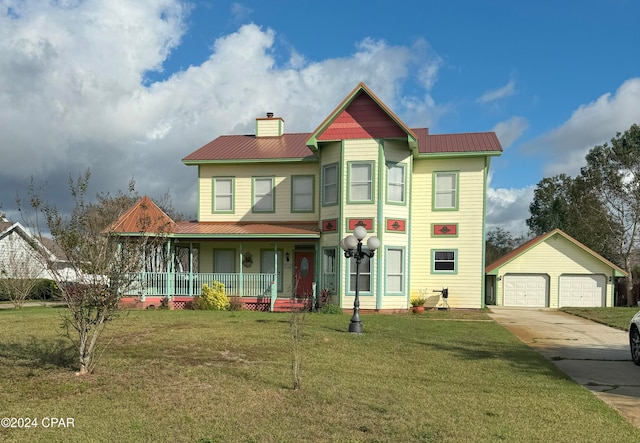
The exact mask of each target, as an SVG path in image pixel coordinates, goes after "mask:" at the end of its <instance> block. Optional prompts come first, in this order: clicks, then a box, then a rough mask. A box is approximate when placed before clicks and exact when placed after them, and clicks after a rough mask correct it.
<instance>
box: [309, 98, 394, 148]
mask: <svg viewBox="0 0 640 443" xmlns="http://www.w3.org/2000/svg"><path fill="white" fill-rule="evenodd" d="M406 136H407V134H406V133H405V131H404V130H403V129H402V128H401V127H400V126H398V124H397V123H396V122H394V121H393V120H392V119H391V118H390V117H389V116H388V115H387V113H386V112H385V111H384V110H383V109H382V108H380V106H378V105H377V104H376V103H375V102H374V101H373V99H372V98H371V97H369V96H368V95H367V94H363V93H360V95H358V97H356V98H355V99H354V100H353V102H351V104H349V106H348V107H347V108H346V109H345V110H344V111H342V112H341V113H340V115H338V117H337V118H336V119H335V120H334V121H333V123H331V125H330V126H329V127H328V128H327V129H326V130H325V131H324V132H323V133H322V134H321V135H320V136H319V137H318V140H348V139H356V138H390V137H405V138H406Z"/></svg>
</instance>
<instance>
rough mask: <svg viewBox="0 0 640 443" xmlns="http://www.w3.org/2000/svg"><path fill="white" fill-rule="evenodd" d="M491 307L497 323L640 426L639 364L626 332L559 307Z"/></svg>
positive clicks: (491, 314)
mask: <svg viewBox="0 0 640 443" xmlns="http://www.w3.org/2000/svg"><path fill="white" fill-rule="evenodd" d="M489 308H490V310H491V313H490V314H489V315H490V316H491V318H493V319H494V320H495V321H496V322H497V323H499V324H501V325H503V326H504V327H506V328H507V329H508V330H509V331H511V332H512V333H513V334H514V335H515V336H516V337H519V338H520V339H521V340H522V341H523V342H525V343H526V344H527V345H529V346H531V347H532V348H534V349H535V350H536V351H538V352H540V353H541V354H542V355H544V356H545V357H547V358H548V359H549V360H551V361H552V362H553V363H554V364H555V365H556V366H557V367H558V368H559V369H560V370H562V371H563V372H564V373H566V374H567V375H568V376H569V377H571V378H572V379H573V380H574V381H575V382H576V383H580V384H581V385H583V386H584V387H585V388H587V389H589V390H590V391H592V392H593V393H594V394H595V395H596V396H598V397H599V398H600V399H602V400H603V401H604V402H606V403H608V404H609V405H611V406H612V407H614V408H615V409H617V410H618V411H620V414H621V415H622V416H624V417H625V418H627V419H628V420H629V421H630V422H631V423H633V424H634V425H635V426H637V427H638V428H640V367H638V366H636V365H634V364H633V362H632V361H631V354H630V352H629V338H628V334H627V332H625V331H621V330H619V329H615V328H611V327H609V326H604V325H601V324H599V323H595V322H592V321H589V320H585V319H583V318H580V317H575V316H573V315H569V314H565V313H564V312H561V311H558V310H557V309H549V308H507V307H502V306H490V307H489Z"/></svg>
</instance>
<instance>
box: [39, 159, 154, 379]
mask: <svg viewBox="0 0 640 443" xmlns="http://www.w3.org/2000/svg"><path fill="white" fill-rule="evenodd" d="M90 175H91V174H90V172H89V171H88V170H87V171H86V172H85V173H84V174H82V175H80V176H79V177H78V178H77V180H73V179H72V178H70V179H69V189H70V194H71V197H72V200H73V209H72V210H71V213H70V214H69V215H66V214H63V213H62V212H61V211H59V210H58V209H57V208H56V207H55V206H51V205H48V204H46V203H44V202H43V199H42V198H41V197H40V195H39V194H38V192H36V191H35V189H34V187H33V185H32V186H31V187H30V190H29V194H30V205H31V207H32V209H33V210H34V211H35V213H36V215H35V217H33V220H36V223H35V224H34V225H33V226H32V229H33V230H34V231H35V234H34V235H36V236H39V237H41V236H42V230H41V227H40V226H38V223H37V220H38V214H41V215H42V216H44V220H46V226H47V228H48V230H49V231H50V233H51V236H52V237H53V240H54V241H55V243H56V245H57V246H58V247H59V248H60V249H61V250H62V251H63V253H64V255H65V259H66V260H67V263H68V268H67V269H66V271H65V272H62V271H61V270H60V269H59V268H58V267H57V266H55V263H53V262H52V261H51V259H50V258H49V257H48V256H47V255H46V254H41V255H40V257H41V258H42V259H43V261H44V263H45V264H46V266H47V269H48V270H49V272H50V273H51V274H52V276H53V279H54V280H55V281H56V282H57V283H58V286H59V287H60V289H61V293H62V298H63V300H64V301H65V302H66V304H67V306H68V311H67V314H66V315H65V317H64V323H65V326H66V328H67V331H70V332H71V331H75V332H76V333H77V336H76V339H77V346H78V354H79V355H78V356H79V372H78V374H81V375H82V374H87V373H90V372H93V370H94V367H95V363H96V361H95V359H94V354H95V350H96V346H97V344H98V340H99V338H100V335H101V334H102V332H103V331H104V328H105V326H106V325H107V324H108V323H109V322H111V321H112V320H114V319H115V318H116V316H117V314H118V305H119V302H120V300H121V298H122V296H123V295H124V294H126V293H127V292H128V291H129V290H130V288H131V286H132V284H133V283H134V282H135V281H136V279H137V276H138V273H139V272H140V270H141V269H142V267H143V266H144V257H145V251H147V250H149V249H155V246H156V244H157V243H158V242H163V241H164V239H163V232H161V231H162V229H160V228H158V226H157V223H155V222H156V221H155V220H150V219H149V218H145V217H141V219H140V220H139V224H138V226H137V228H136V231H137V233H138V235H137V236H136V237H134V238H127V239H123V238H122V237H121V236H120V235H119V234H118V233H117V232H115V231H114V230H113V222H114V221H116V220H117V219H118V217H119V216H120V215H121V214H122V213H123V212H124V211H126V210H127V209H129V206H130V203H131V202H134V201H135V200H136V196H135V190H134V184H133V182H132V183H130V186H129V192H128V194H124V193H122V192H120V193H118V194H117V195H115V196H110V195H108V194H98V196H97V201H98V203H97V204H92V203H87V202H86V199H85V197H86V193H87V186H88V183H89V178H90ZM154 223H155V224H154ZM150 227H154V230H155V232H150V230H149V228H150ZM70 337H71V335H70Z"/></svg>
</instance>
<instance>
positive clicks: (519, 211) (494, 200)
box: [487, 185, 535, 236]
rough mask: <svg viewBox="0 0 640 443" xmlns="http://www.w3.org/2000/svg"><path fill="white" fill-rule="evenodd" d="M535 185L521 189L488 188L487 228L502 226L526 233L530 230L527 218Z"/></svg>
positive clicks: (512, 230) (514, 232)
mask: <svg viewBox="0 0 640 443" xmlns="http://www.w3.org/2000/svg"><path fill="white" fill-rule="evenodd" d="M534 190H535V186H534V185H531V186H527V187H525V188H521V189H515V188H495V189H494V188H492V187H491V186H490V185H489V187H488V189H487V229H491V228H494V227H498V226H499V227H501V228H503V229H506V230H507V231H509V232H511V233H512V234H514V235H516V236H519V235H526V234H527V233H528V231H529V228H528V227H527V225H526V223H525V220H526V219H527V218H529V216H530V214H529V205H530V204H531V202H532V201H533V192H534Z"/></svg>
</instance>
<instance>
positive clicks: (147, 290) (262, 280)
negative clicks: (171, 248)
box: [122, 272, 316, 312]
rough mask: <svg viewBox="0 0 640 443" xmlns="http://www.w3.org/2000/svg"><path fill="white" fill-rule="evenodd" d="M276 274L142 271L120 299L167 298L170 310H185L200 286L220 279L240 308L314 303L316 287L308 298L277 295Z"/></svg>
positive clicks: (127, 302) (157, 302)
mask: <svg viewBox="0 0 640 443" xmlns="http://www.w3.org/2000/svg"><path fill="white" fill-rule="evenodd" d="M277 279H278V276H277V274H273V273H196V272H142V273H139V274H137V275H136V276H135V277H134V279H133V284H132V285H131V286H130V289H129V291H127V293H126V294H125V295H124V296H123V298H122V305H123V306H125V307H139V308H147V307H151V306H153V307H159V306H161V305H162V304H163V303H166V301H168V302H169V303H170V306H171V307H172V308H173V309H185V307H188V304H189V302H192V301H193V299H194V297H196V296H198V295H200V294H201V292H202V287H203V286H204V285H208V286H212V284H213V283H214V282H216V281H217V282H220V283H222V284H223V285H224V287H225V295H226V296H227V297H228V298H229V300H230V301H234V302H237V303H241V304H242V305H243V308H244V309H248V310H255V311H270V312H289V311H291V310H292V309H310V308H311V307H312V306H315V304H316V287H315V284H313V286H312V294H311V297H308V298H305V299H302V298H295V297H293V294H288V293H287V294H285V293H280V294H278V289H277V288H278V280H277Z"/></svg>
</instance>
